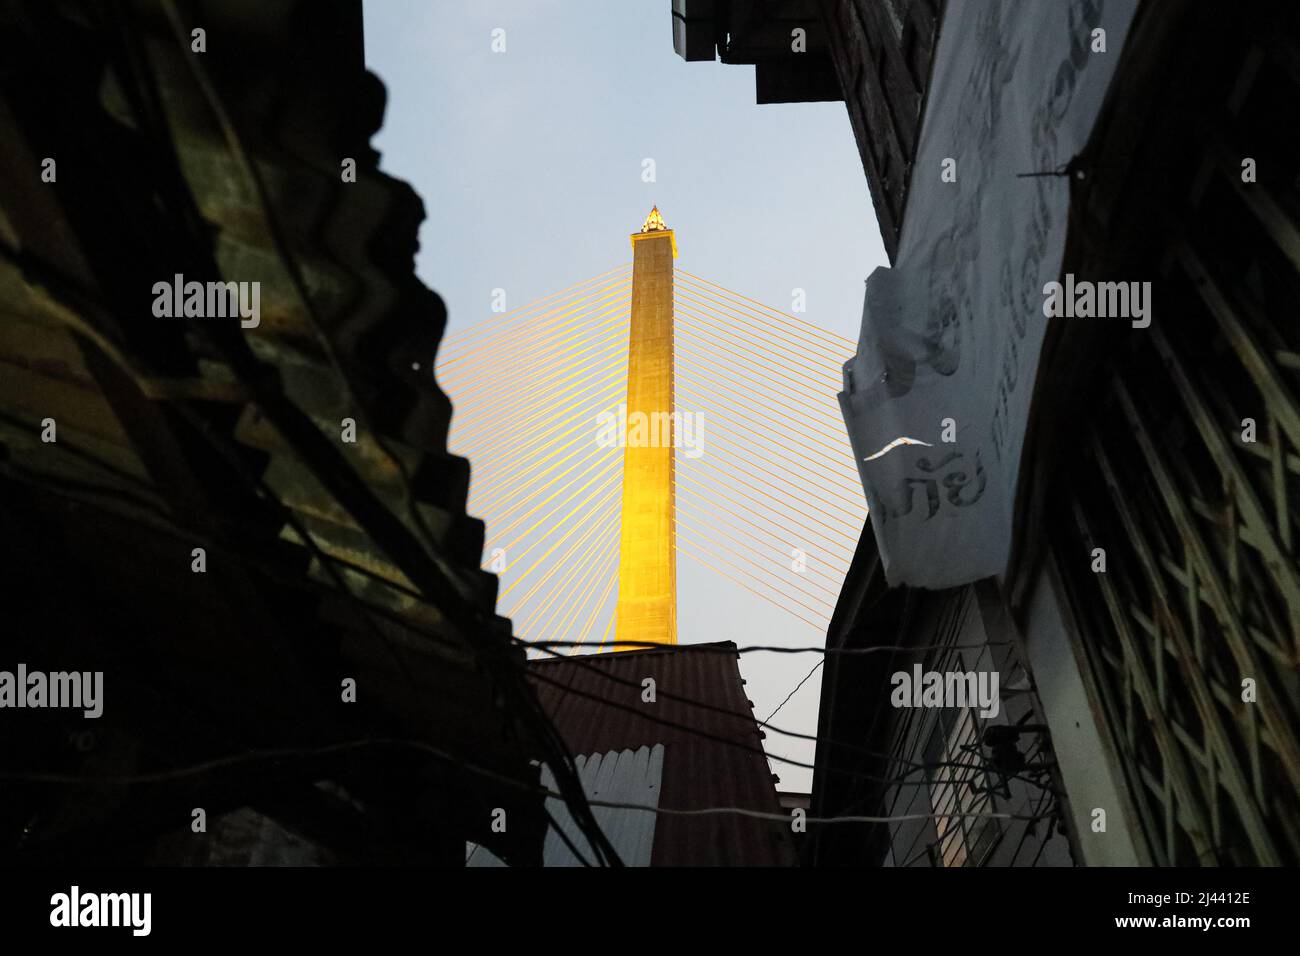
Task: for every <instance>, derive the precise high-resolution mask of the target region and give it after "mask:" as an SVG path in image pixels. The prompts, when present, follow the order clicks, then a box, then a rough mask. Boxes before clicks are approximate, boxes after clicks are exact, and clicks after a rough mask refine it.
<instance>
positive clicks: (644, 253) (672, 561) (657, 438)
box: [614, 206, 677, 650]
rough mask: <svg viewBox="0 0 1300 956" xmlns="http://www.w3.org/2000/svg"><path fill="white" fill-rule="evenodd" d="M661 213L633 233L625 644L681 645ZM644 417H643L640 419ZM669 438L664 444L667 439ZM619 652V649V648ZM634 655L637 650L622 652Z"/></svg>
mask: <svg viewBox="0 0 1300 956" xmlns="http://www.w3.org/2000/svg"><path fill="white" fill-rule="evenodd" d="M676 257H677V240H676V239H674V238H673V231H672V230H671V229H669V228H668V227H667V226H666V225H664V220H663V217H662V216H660V215H659V207H657V206H656V207H655V208H653V209H651V210H650V215H649V216H647V217H646V221H645V223H644V225H642V226H641V231H640V232H638V233H633V234H632V330H631V334H630V336H629V344H628V362H627V418H626V421H627V423H628V425H627V431H626V439H627V441H626V447H625V449H624V452H623V507H622V527H621V531H620V540H619V562H618V607H617V610H616V612H615V613H616V614H617V621H618V625H617V628H616V630H615V635H614V636H615V639H616V640H619V641H653V642H656V643H661V644H676V643H677V557H676V527H675V521H676V507H675V504H674V500H673V455H674V449H673V444H674V435H675V432H674V423H675V421H676V416H675V415H674V414H673V260H674V259H675V258H676ZM638 413H640V414H638ZM665 439H666V440H665ZM616 649H617V648H616ZM622 649H623V650H630V649H631V648H622Z"/></svg>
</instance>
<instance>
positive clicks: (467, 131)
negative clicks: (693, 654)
mask: <svg viewBox="0 0 1300 956" xmlns="http://www.w3.org/2000/svg"><path fill="white" fill-rule="evenodd" d="M670 10H671V2H670V0H618V2H609V0H476V2H473V3H469V2H463V0H368V2H367V3H366V4H365V29H366V58H367V63H368V66H369V67H370V69H371V70H373V71H374V72H375V73H377V74H378V75H379V77H380V79H382V80H383V81H384V83H385V85H386V86H387V88H388V110H387V114H386V118H385V122H384V127H383V129H382V130H381V131H380V133H379V134H378V135H377V136H376V137H375V140H374V145H375V146H376V148H377V149H379V150H380V152H381V153H382V154H383V158H382V161H381V165H382V167H383V169H384V170H385V171H386V172H388V173H390V174H392V175H394V176H397V177H399V178H401V179H405V180H407V181H408V182H410V183H411V184H412V185H413V186H414V187H415V189H416V190H417V192H418V193H419V194H420V196H421V197H422V198H423V200H424V203H425V208H426V212H427V215H428V219H427V220H426V222H425V223H424V226H423V228H422V230H421V234H420V243H421V246H420V252H419V254H418V256H417V260H416V265H417V272H418V273H419V275H420V277H421V279H423V280H424V282H425V283H426V284H427V285H429V286H431V287H432V288H433V289H435V290H436V291H437V292H438V293H439V294H440V295H441V296H442V297H443V299H444V301H445V302H446V304H447V308H448V312H449V316H450V318H449V327H450V328H451V329H453V330H455V329H458V328H464V327H467V326H470V325H472V324H473V323H475V322H478V321H481V320H483V319H485V318H488V317H489V316H490V315H491V312H490V306H491V295H492V290H493V289H496V288H503V289H505V290H506V294H507V297H508V298H507V302H508V306H509V307H510V308H511V309H514V308H517V307H519V306H522V305H525V304H526V303H528V302H530V301H532V300H533V299H537V298H539V297H541V296H544V295H547V294H549V293H552V292H555V291H557V290H559V289H561V288H563V287H565V286H568V285H571V284H573V283H574V282H577V281H579V280H582V279H585V278H587V277H589V276H592V275H595V274H597V273H599V272H603V271H605V270H606V269H609V268H611V267H613V266H615V265H617V264H619V263H622V262H627V261H629V260H630V258H631V249H630V246H629V242H628V234H629V233H631V232H633V231H635V230H636V229H638V228H639V227H640V224H641V221H642V219H643V218H644V217H645V215H646V213H647V212H648V211H649V209H650V206H651V204H658V206H659V208H660V210H661V211H662V213H663V215H664V218H665V220H666V221H667V223H668V225H669V226H670V227H671V228H672V229H674V230H675V232H676V236H677V245H678V250H679V259H678V265H679V266H680V267H681V268H683V269H686V270H688V271H690V272H694V273H696V274H698V275H701V276H705V277H707V278H709V279H711V280H713V281H715V282H718V283H720V284H722V285H724V286H727V287H729V288H731V289H733V290H735V291H737V292H739V293H741V294H743V295H745V296H748V297H750V298H753V299H757V300H759V301H761V302H764V303H768V304H770V305H772V306H773V307H774V308H777V309H781V310H785V311H789V310H790V308H791V290H792V289H794V288H796V287H798V288H802V289H805V290H806V292H807V308H808V311H807V314H806V318H807V319H808V320H809V321H811V322H813V323H815V324H817V325H820V326H822V327H823V328H826V329H829V330H831V331H834V332H836V333H838V334H840V335H844V336H848V337H850V338H852V339H855V340H856V338H857V333H858V326H859V322H860V316H861V309H862V288H863V280H864V279H865V278H866V277H867V276H868V275H869V274H870V273H871V271H872V270H873V269H874V268H875V267H876V266H878V265H883V264H885V256H884V251H883V247H882V245H881V242H880V237H879V230H878V228H877V226H876V222H875V216H874V213H873V211H872V208H871V200H870V196H869V194H868V190H867V183H866V178H865V176H864V175H863V172H862V167H861V163H860V160H859V157H858V153H857V149H856V146H855V144H854V140H853V134H852V130H851V128H850V126H849V121H848V117H847V115H846V113H845V107H844V104H843V103H809V104H794V105H780V106H762V107H760V106H757V105H755V103H754V74H753V68H752V67H747V66H723V65H721V64H718V63H687V62H685V61H683V60H682V59H680V58H679V57H678V56H677V55H676V54H675V53H674V52H673V47H672V30H671V19H670ZM496 28H502V29H504V30H505V31H506V32H505V40H506V52H505V53H493V52H492V49H491V34H492V31H493V30H494V29H496ZM647 157H649V158H653V159H654V160H655V163H656V167H657V169H656V171H657V180H658V181H657V182H655V183H645V182H642V179H641V171H642V160H643V159H645V158H647ZM845 358H846V359H847V358H848V354H847V353H846V355H845ZM828 400H830V401H832V402H833V395H831V396H828ZM679 605H680V609H679V614H680V622H679V632H680V637H681V640H682V641H683V642H698V641H716V640H734V641H736V642H737V643H740V644H752V643H760V642H769V643H790V644H808V643H812V642H817V643H820V641H821V640H822V638H823V635H818V634H813V633H811V632H810V629H809V628H807V627H803V628H802V629H801V630H800V629H796V628H795V627H794V626H793V624H797V623H798V622H793V623H791V622H788V621H785V620H780V618H781V617H782V616H781V615H776V614H774V613H773V612H772V611H771V610H770V609H769V608H767V607H766V606H765V605H763V604H762V603H761V602H760V601H759V600H758V599H757V598H755V597H753V596H752V595H750V594H748V593H747V592H745V591H744V590H742V589H740V588H737V587H735V586H734V585H730V584H728V583H727V582H726V581H723V580H719V579H717V578H716V577H714V576H711V575H705V574H704V573H703V572H702V571H700V569H699V568H697V567H694V566H690V565H689V564H688V563H686V562H682V563H681V564H680V565H679ZM791 621H792V619H791ZM815 660H816V658H815V657H813V656H811V655H798V656H794V655H751V656H749V657H747V658H745V659H744V660H743V662H742V671H743V673H744V674H745V676H746V677H747V678H748V680H749V685H748V687H747V690H748V691H749V695H750V698H751V699H752V700H753V701H754V704H755V709H756V711H757V712H758V716H759V717H764V716H766V715H767V713H768V712H769V711H770V710H771V709H772V708H773V707H775V706H776V705H777V704H778V703H779V702H780V700H781V698H782V697H784V696H785V695H786V694H787V693H788V692H789V691H790V689H791V688H793V686H794V684H795V683H797V681H798V680H799V678H800V677H802V676H803V674H804V673H806V672H807V670H808V668H809V667H811V666H812V664H813V663H814V662H815ZM819 688H820V681H819V680H818V678H814V679H813V680H810V681H809V682H808V683H807V684H806V685H804V688H803V689H802V690H801V691H800V692H799V694H798V695H797V696H796V697H795V698H794V699H793V700H791V702H790V703H789V704H787V705H786V706H785V708H784V709H783V710H782V711H781V714H780V716H779V717H778V718H777V720H776V723H777V724H779V725H781V726H787V727H789V728H791V729H794V730H799V731H802V732H805V733H813V732H815V727H816V717H817V696H818V692H819ZM766 743H767V745H768V747H769V748H770V749H771V750H774V751H777V752H781V753H785V754H787V755H790V756H796V757H798V758H799V759H803V760H807V761H808V762H811V760H812V745H811V744H805V743H802V742H796V741H790V740H782V739H781V738H779V737H777V736H776V735H773V734H769V736H768V740H767V741H766ZM775 769H776V772H777V773H779V775H780V776H781V780H782V783H781V787H782V789H791V790H798V789H807V788H808V786H809V785H810V782H811V775H810V774H809V773H808V772H806V771H801V770H798V769H795V768H789V767H781V766H779V765H778V766H776V767H775Z"/></svg>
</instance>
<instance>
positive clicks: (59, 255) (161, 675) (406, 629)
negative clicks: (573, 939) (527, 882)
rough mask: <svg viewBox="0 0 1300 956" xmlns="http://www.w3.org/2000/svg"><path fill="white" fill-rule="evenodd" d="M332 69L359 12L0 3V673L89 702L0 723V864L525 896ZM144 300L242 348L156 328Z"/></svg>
mask: <svg viewBox="0 0 1300 956" xmlns="http://www.w3.org/2000/svg"><path fill="white" fill-rule="evenodd" d="M200 36H201V40H200ZM200 44H201V45H202V46H203V49H202V51H198V50H197V49H196V46H197V45H200ZM362 51H363V47H362V19H361V6H360V3H358V2H333V3H328V4H321V3H297V2H275V3H261V4H215V3H212V4H207V3H178V4H176V5H175V6H174V8H173V7H172V6H171V5H163V4H156V3H139V4H120V5H113V6H111V7H104V6H99V5H90V6H84V7H83V6H67V5H55V4H31V3H21V2H14V3H8V2H6V3H0V60H2V61H3V63H4V69H3V76H2V77H0V139H2V140H3V148H0V180H2V185H0V299H2V300H3V310H4V316H3V318H2V319H0V589H2V590H0V604H3V606H4V611H5V615H6V620H5V627H4V630H5V637H4V642H3V650H4V658H3V661H2V662H0V671H4V672H6V673H7V674H8V673H12V672H13V670H14V668H15V666H16V665H25V666H26V667H27V668H29V669H30V670H31V671H42V672H47V671H48V672H51V673H53V672H56V671H58V672H78V673H100V674H102V687H103V699H102V701H101V703H102V714H101V715H100V716H99V717H97V718H96V719H93V720H90V719H84V718H83V717H82V715H81V713H80V712H77V711H69V710H67V709H62V710H55V709H25V710H13V709H8V707H9V706H10V705H11V703H12V702H11V701H9V700H6V709H5V710H4V711H3V714H4V727H5V732H4V733H3V734H0V773H2V774H3V777H4V780H5V784H4V799H3V800H0V858H3V859H6V860H16V861H23V862H40V863H51V862H67V861H71V862H76V863H78V864H86V863H114V864H122V863H142V862H145V863H192V864H204V863H259V862H263V863H264V862H344V863H348V862H370V863H375V862H411V863H447V864H451V865H459V864H460V863H461V862H462V860H463V847H464V843H465V841H466V840H467V839H478V840H481V841H483V842H485V843H487V844H488V845H490V846H492V847H493V848H494V850H495V851H496V852H497V853H499V854H500V855H501V856H502V857H504V858H506V859H511V860H519V861H522V862H537V861H540V859H541V850H542V835H543V832H544V829H545V818H544V814H543V802H542V800H541V798H540V797H538V796H537V795H536V793H535V790H536V786H537V771H536V769H535V767H534V766H533V765H532V764H531V763H530V761H531V759H532V758H533V757H534V756H535V755H537V754H539V753H540V754H543V755H544V756H545V757H546V759H548V760H550V762H551V764H552V766H554V767H555V768H556V778H557V779H558V783H557V784H556V785H557V786H559V787H560V788H561V789H562V790H565V791H566V792H567V793H569V794H572V793H573V792H574V789H573V788H574V786H576V777H575V776H574V770H573V768H572V766H571V765H567V766H566V758H564V757H563V756H562V747H561V746H560V745H559V743H558V739H557V738H556V737H554V735H553V732H552V733H551V734H548V733H547V731H546V726H545V725H546V721H545V717H544V715H543V714H542V713H541V711H540V710H539V709H538V708H537V703H536V698H535V696H534V695H533V692H532V690H531V688H530V686H529V685H528V684H527V683H526V681H525V677H524V673H525V670H524V663H525V661H524V654H523V652H522V651H521V650H519V649H518V648H516V647H514V646H513V645H512V642H511V636H510V626H509V622H508V621H505V620H503V619H500V618H497V617H496V615H495V613H494V605H495V600H496V578H495V576H493V575H490V574H486V573H484V572H482V571H481V570H479V558H480V552H481V549H482V545H483V528H482V524H481V523H480V522H478V521H476V520H474V519H471V518H469V517H468V516H467V515H466V514H465V495H466V489H467V487H468V480H469V465H468V463H467V462H466V461H465V460H463V459H459V458H455V457H453V456H450V455H449V454H448V453H447V450H446V434H447V428H448V423H449V421H450V416H451V407H450V403H449V402H448V401H447V399H446V397H445V396H444V395H443V394H442V392H441V391H440V390H439V388H438V386H437V384H436V383H435V382H434V380H433V378H432V375H431V371H430V363H431V360H432V357H433V354H434V352H435V350H436V348H437V345H438V342H439V339H440V337H441V335H442V331H443V326H444V322H445V318H446V315H445V310H444V308H443V305H442V303H441V301H440V300H439V298H438V297H437V296H436V295H435V294H434V293H433V292H432V291H430V290H429V289H427V288H425V287H424V286H423V285H422V284H421V283H420V282H419V280H418V279H417V278H416V276H415V274H414V268H413V254H414V251H415V249H416V245H417V242H416V234H417V230H418V227H419V223H420V221H421V220H422V219H423V215H424V213H423V208H422V205H421V203H420V201H419V199H418V198H417V197H416V196H415V194H414V193H413V192H412V191H411V189H410V187H408V186H407V185H406V184H404V183H401V182H398V181H396V180H394V179H392V178H390V177H388V176H386V175H384V174H382V173H380V172H379V170H378V155H377V153H376V152H375V151H374V150H373V149H372V148H371V147H370V145H369V139H370V137H371V135H372V134H373V133H374V132H375V131H376V130H377V129H378V127H379V125H380V123H381V121H382V116H383V107H384V91H383V87H382V84H380V82H379V81H378V80H377V79H376V78H375V77H374V76H373V75H371V74H369V73H367V72H366V70H365V67H364V62H363V55H362ZM178 275H182V276H183V277H184V279H185V280H186V281H194V282H200V283H203V284H205V285H206V284H207V283H214V284H218V283H225V282H230V283H244V284H246V285H249V286H250V287H255V288H258V289H260V297H259V299H260V314H258V315H257V316H256V321H253V322H251V324H249V325H244V324H242V320H241V318H240V317H238V316H235V317H232V313H229V312H221V313H219V315H210V316H209V315H204V316H202V317H194V316H193V313H187V314H186V315H179V314H178V315H175V316H172V317H161V316H160V313H159V312H158V311H157V309H156V306H155V295H156V292H155V284H156V283H158V282H159V281H160V280H163V281H164V284H170V283H171V282H172V281H173V279H174V277H176V276H178ZM200 311H202V310H200ZM187 316H188V317H187ZM349 438H351V439H352V440H349ZM521 793H522V794H523V795H524V796H523V797H522V798H521V796H520V794H521ZM507 800H511V801H512V804H511V805H512V806H514V807H515V808H516V811H517V812H516V814H515V816H514V820H513V824H512V826H511V828H510V831H509V832H508V833H499V832H494V831H493V830H492V829H491V811H492V809H493V808H494V807H499V806H502V805H503V804H504V803H505V802H506V801H507ZM200 814H201V815H202V817H203V819H202V820H200ZM578 815H579V816H581V811H580V810H579V811H578Z"/></svg>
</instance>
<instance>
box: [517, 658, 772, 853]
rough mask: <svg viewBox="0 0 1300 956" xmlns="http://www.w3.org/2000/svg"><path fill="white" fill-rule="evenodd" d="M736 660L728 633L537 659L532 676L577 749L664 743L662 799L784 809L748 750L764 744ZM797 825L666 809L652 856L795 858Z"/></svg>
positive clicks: (757, 757)
mask: <svg viewBox="0 0 1300 956" xmlns="http://www.w3.org/2000/svg"><path fill="white" fill-rule="evenodd" d="M738 659H739V658H738V655H737V653H736V646H735V644H732V643H731V642H722V643H717V644H709V645H693V646H691V647H681V646H675V647H664V648H654V649H650V650H644V651H627V652H623V653H617V654H599V655H585V656H581V657H566V658H554V659H549V660H541V661H533V662H531V663H530V665H529V671H530V674H529V676H530V679H531V680H532V682H533V685H534V686H535V687H536V689H537V696H538V699H539V700H540V701H541V703H542V706H543V707H544V708H545V709H546V711H547V713H549V714H550V715H551V718H552V720H553V721H554V722H555V725H556V728H557V729H558V730H559V732H560V734H561V735H562V736H563V737H564V740H565V742H566V743H567V744H568V745H569V749H570V750H571V751H572V752H573V753H576V754H598V753H609V752H611V751H623V750H628V749H638V748H641V747H653V746H654V745H655V744H663V745H664V764H663V788H662V791H661V792H660V801H659V805H660V806H661V807H666V808H670V809H679V810H693V809H701V808H704V807H741V808H744V809H750V810H759V811H763V812H766V813H781V812H782V811H781V807H780V804H779V802H778V800H777V796H776V786H775V782H774V781H773V779H772V773H771V771H770V769H769V768H768V765H767V760H766V758H765V757H763V756H762V755H761V752H760V753H754V752H751V751H749V750H746V749H743V748H745V747H748V748H755V749H758V750H760V751H761V748H762V737H761V734H760V732H759V729H758V724H757V722H756V721H755V719H754V712H753V706H752V704H751V703H750V702H749V700H747V699H746V696H745V689H744V682H743V681H742V680H741V677H740V667H739V665H738V663H737V661H738ZM645 678H653V679H654V682H655V692H656V693H655V701H654V702H652V703H651V702H646V701H643V700H642V681H643V680H644V679H645ZM693 702H701V703H704V704H707V705H709V706H708V707H700V706H697V705H696V704H695V703H693ZM709 708H718V709H717V710H714V709H709ZM672 725H680V726H672ZM737 745H740V746H737ZM629 802H632V801H629ZM790 832H791V831H790V828H789V826H788V825H786V824H783V823H775V822H772V821H765V820H755V819H753V818H750V817H741V816H738V815H736V814H710V815H707V816H692V817H679V816H669V815H661V816H659V819H658V821H657V825H656V828H655V839H654V851H653V853H652V857H651V859H652V863H653V865H655V866H680V865H717V866H767V865H791V864H793V862H794V849H793V844H792V842H791V836H790Z"/></svg>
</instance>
